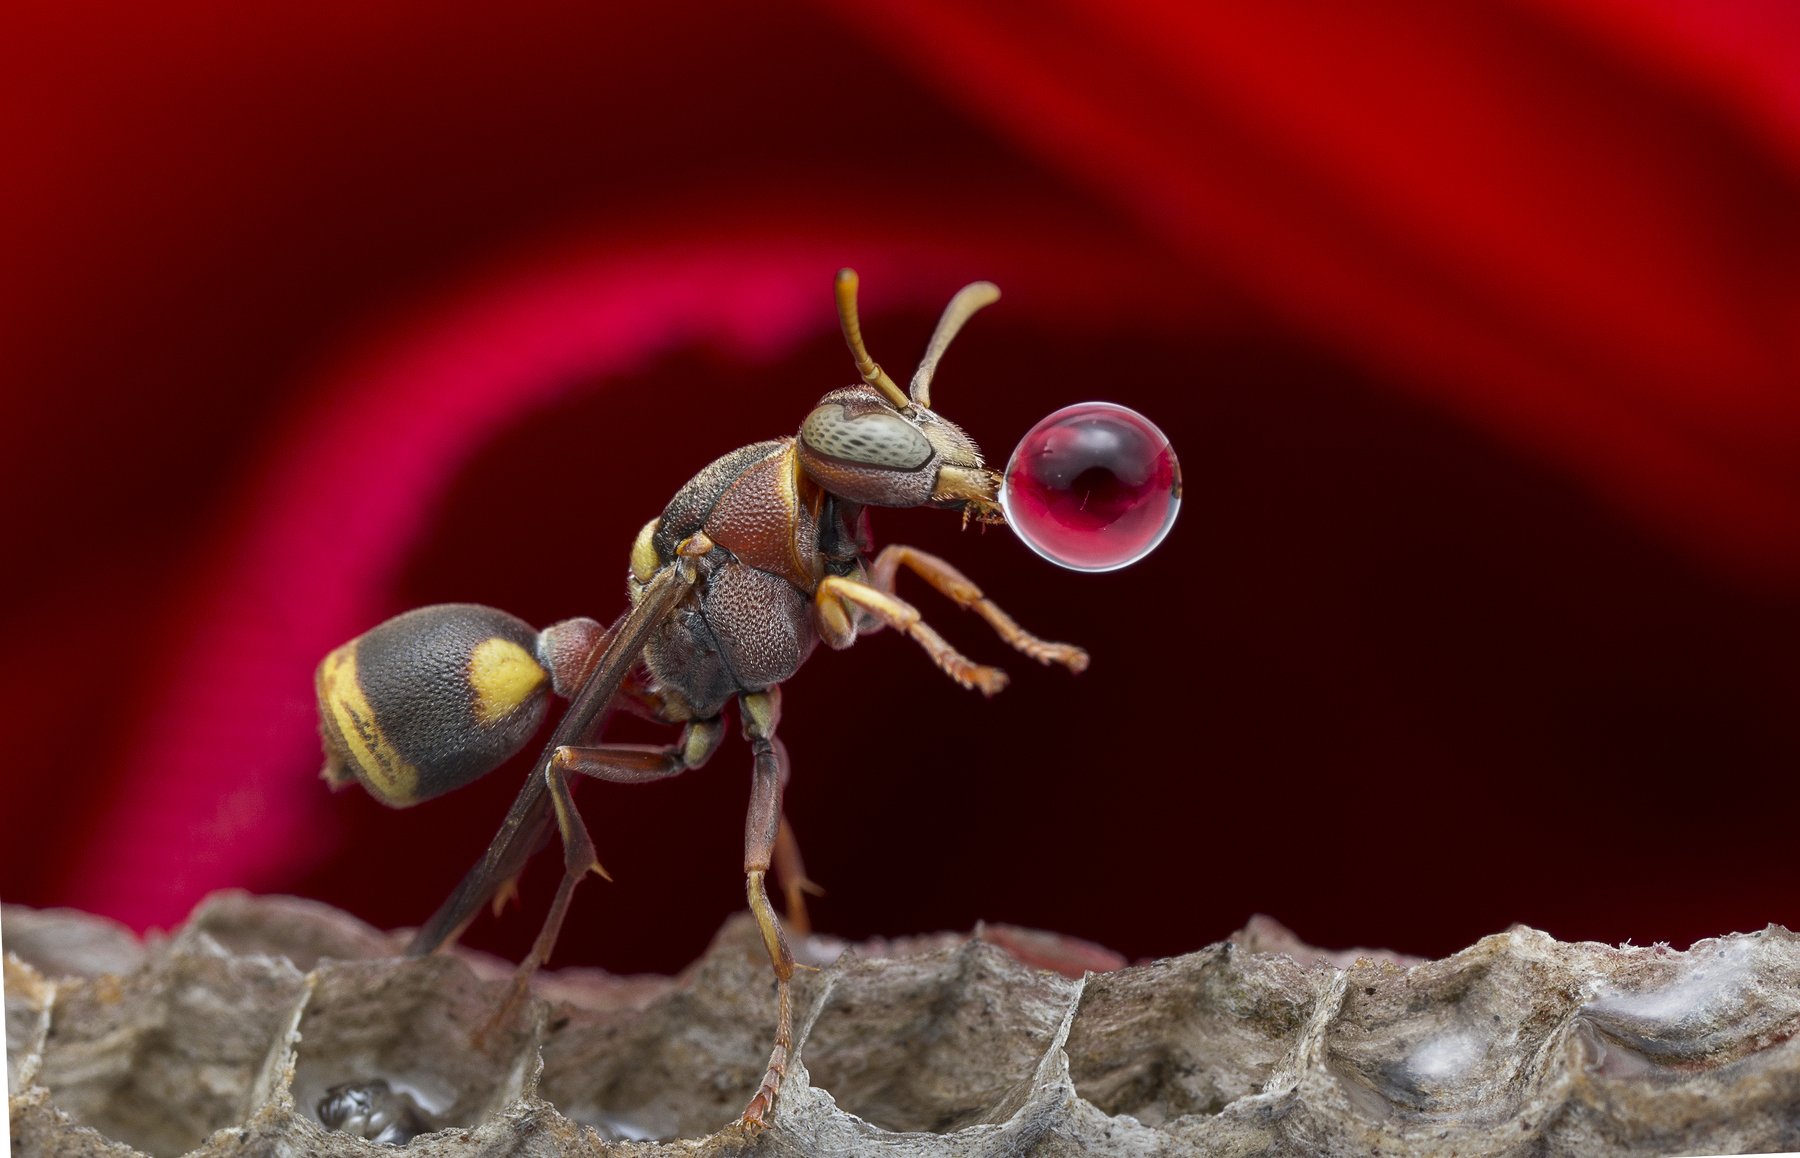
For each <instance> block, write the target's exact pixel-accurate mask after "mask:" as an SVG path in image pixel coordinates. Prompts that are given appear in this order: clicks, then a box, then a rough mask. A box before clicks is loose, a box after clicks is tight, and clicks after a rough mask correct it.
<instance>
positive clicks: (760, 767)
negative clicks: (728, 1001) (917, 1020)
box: [738, 688, 794, 1126]
mask: <svg viewBox="0 0 1800 1158" xmlns="http://www.w3.org/2000/svg"><path fill="white" fill-rule="evenodd" d="M738 713H739V715H740V716H741V717H742V718H743V722H744V736H745V738H746V739H748V740H749V741H750V750H751V752H752V753H753V754H754V756H755V760H756V763H755V767H754V770H753V771H752V773H751V779H750V811H749V813H748V815H746V816H745V818H744V891H745V892H746V893H747V894H748V896H749V900H750V912H751V913H752V914H753V915H754V916H755V917H756V927H757V928H758V929H759V930H760V931H761V932H762V939H763V947H764V948H765V949H767V950H768V952H769V964H770V965H771V966H773V967H774V969H775V1001H776V1012H775V1045H774V1048H773V1049H771V1050H770V1051H769V1066H768V1069H766V1070H764V1071H763V1077H762V1081H761V1082H760V1083H758V1085H757V1087H756V1093H755V1094H754V1095H753V1096H752V1097H751V1098H750V1104H749V1105H748V1106H745V1107H744V1114H743V1117H742V1118H741V1119H740V1120H741V1121H742V1122H744V1124H746V1125H749V1126H761V1125H763V1124H764V1123H765V1122H766V1121H767V1119H768V1115H769V1113H770V1112H771V1111H773V1109H774V1108H775V1098H776V1095H777V1094H778V1093H780V1091H781V1079H782V1077H783V1076H784V1075H785V1074H786V1073H787V1063H788V1054H789V1052H790V1051H791V1050H792V1049H793V1047H794V1013H793V1006H792V999H791V995H790V993H789V983H790V982H791V981H792V980H793V977H794V954H793V952H792V951H791V950H790V949H789V948H788V943H787V936H786V934H784V933H783V932H782V931H781V921H780V919H779V918H777V917H776V916H775V909H774V906H772V905H770V904H769V893H768V890H767V889H766V888H764V887H763V878H764V877H766V876H767V875H768V872H769V863H770V860H771V858H772V857H773V856H774V853H775V846H776V843H777V841H778V838H779V833H780V830H781V790H782V785H783V784H784V783H785V782H786V780H787V750H786V749H785V748H783V747H782V744H781V741H780V740H777V739H776V738H775V724H776V722H777V720H778V719H779V717H780V714H781V696H780V691H779V689H776V688H771V689H769V690H768V691H766V692H756V693H753V694H751V695H747V696H740V697H739V698H738Z"/></svg>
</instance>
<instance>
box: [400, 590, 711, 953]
mask: <svg viewBox="0 0 1800 1158" xmlns="http://www.w3.org/2000/svg"><path fill="white" fill-rule="evenodd" d="M696 574H697V573H696V571H695V569H694V567H693V565H692V563H691V562H690V561H689V560H686V559H680V560H677V561H676V562H674V563H672V564H670V565H669V566H667V567H664V568H663V569H662V570H660V571H658V572H657V573H656V574H655V575H654V576H653V577H652V578H651V580H650V582H649V583H648V584H646V585H645V587H644V590H643V592H642V594H641V595H640V596H639V597H638V601H637V603H636V605H635V606H633V607H632V609H631V610H630V611H628V612H626V613H625V615H624V616H623V617H622V618H621V619H620V620H619V621H618V622H617V623H616V624H614V625H613V627H612V630H611V631H609V632H608V633H607V642H606V646H605V647H604V648H603V649H602V650H601V652H600V655H599V657H598V658H597V659H594V660H592V661H590V663H589V665H588V671H587V674H586V675H585V676H584V677H583V679H582V681H581V687H580V689H579V690H578V691H576V693H575V695H574V696H573V697H572V698H571V700H570V703H569V710H568V711H566V712H564V713H563V717H562V719H561V720H560V721H559V722H558V723H557V725H556V730H555V731H554V732H552V733H551V735H550V741H549V743H547V744H545V745H544V750H543V753H542V754H541V755H540V756H539V757H538V761H537V764H536V765H534V766H533V769H532V773H531V775H530V776H527V777H526V778H525V783H524V785H523V786H522V787H521V788H520V789H519V794H518V796H516V797H514V798H513V803H512V808H510V809H509V810H507V813H506V819H505V820H504V821H502V822H501V823H500V831H499V832H497V833H495V834H494V839H493V840H492V841H491V842H489V844H488V847H487V851H486V852H485V853H483V854H482V855H481V859H480V860H479V861H477V862H475V865H474V867H473V868H471V869H470V870H469V871H468V873H467V874H466V875H465V876H464V877H463V879H462V883H461V884H458V885H457V886H456V889H455V890H454V891H453V892H451V894H450V895H449V896H448V897H446V898H444V903H443V904H441V905H439V906H438V910H437V912H435V913H433V914H432V915H431V919H430V920H429V921H426V922H425V924H424V925H422V926H421V927H420V928H419V931H418V932H417V933H415V934H414V935H413V939H412V943H411V944H409V945H408V946H407V947H406V952H407V955H408V956H411V957H423V956H425V955H426V954H427V953H431V952H433V951H434V950H436V949H438V948H439V947H440V946H442V945H444V944H446V943H448V942H450V941H454V940H456V938H457V937H458V936H460V935H461V934H462V931H463V928H464V926H466V925H467V924H468V923H469V921H470V920H472V919H473V918H474V916H475V914H476V913H477V912H478V911H480V909H481V907H482V906H483V905H485V904H487V902H488V901H489V899H490V898H492V897H493V895H494V893H495V892H496V891H498V890H499V888H500V886H501V885H503V884H505V883H506V882H507V881H508V880H511V879H512V878H513V877H515V876H517V875H518V873H519V870H520V869H522V868H524V867H525V862H526V861H528V860H530V859H531V857H532V856H533V854H535V853H536V852H537V851H538V850H539V849H541V848H542V847H543V846H544V842H545V841H546V840H547V839H548V837H549V835H550V827H551V823H552V820H553V817H552V813H551V807H550V797H549V793H548V787H547V785H546V783H545V770H546V769H547V768H548V767H549V765H550V757H551V755H552V754H554V753H555V751H556V750H557V749H558V748H560V747H562V746H563V745H565V744H580V743H583V742H584V741H586V740H587V739H588V738H589V736H590V735H591V734H592V730H593V728H594V726H595V725H596V724H597V723H599V721H600V718H601V717H602V716H603V715H604V714H605V712H606V709H607V706H608V705H609V704H611V703H612V699H613V697H614V696H615V695H617V694H618V692H619V686H620V685H621V684H623V683H624V682H625V677H626V676H627V675H629V674H630V673H631V669H632V668H633V667H635V666H637V662H638V659H639V657H640V656H642V655H643V652H644V645H645V644H646V643H647V642H648V641H649V639H650V633H651V632H652V631H654V630H655V629H656V626H657V625H658V624H660V623H661V622H662V621H663V620H665V619H667V618H668V617H669V616H670V615H671V614H672V613H673V612H674V610H675V607H676V605H677V604H678V603H680V602H681V600H682V597H683V596H685V595H686V594H687V593H688V591H689V590H690V589H691V588H692V587H693V585H694V580H695V578H696Z"/></svg>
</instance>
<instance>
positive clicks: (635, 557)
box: [631, 518, 662, 583]
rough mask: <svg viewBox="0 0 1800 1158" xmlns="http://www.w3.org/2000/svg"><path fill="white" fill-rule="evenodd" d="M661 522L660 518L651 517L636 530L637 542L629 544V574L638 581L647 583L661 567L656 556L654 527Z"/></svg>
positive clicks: (660, 562) (660, 561)
mask: <svg viewBox="0 0 1800 1158" xmlns="http://www.w3.org/2000/svg"><path fill="white" fill-rule="evenodd" d="M661 523H662V520H661V519H660V518H657V519H651V520H650V521H649V522H647V523H645V524H644V529H643V530H641V531H639V532H638V537H637V542H635V543H633V544H632V545H631V574H632V577H633V578H635V579H636V580H637V581H638V582H639V583H648V582H650V579H651V577H652V576H654V575H655V574H656V573H657V572H658V571H659V570H661V569H662V560H661V559H659V558H657V557H656V543H655V542H653V540H654V539H655V538H656V528H657V526H658V525H660V524H661Z"/></svg>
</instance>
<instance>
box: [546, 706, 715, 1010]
mask: <svg viewBox="0 0 1800 1158" xmlns="http://www.w3.org/2000/svg"><path fill="white" fill-rule="evenodd" d="M724 735H725V724H724V721H723V720H721V719H720V718H719V717H717V716H714V717H713V718H712V719H710V720H693V721H690V722H689V723H688V724H687V725H686V726H685V727H684V728H682V730H681V738H680V739H679V740H677V741H676V742H675V743H673V744H669V745H667V746H657V745H653V744H611V745H607V746H605V747H577V746H575V745H570V744H565V745H563V746H561V747H559V748H557V749H556V751H555V752H553V753H551V756H550V765H549V767H548V768H547V769H545V772H544V776H545V780H546V782H547V786H548V788H549V790H550V803H551V805H552V807H554V808H555V810H556V826H557V829H558V830H559V831H560V832H561V834H562V843H563V879H562V883H561V884H560V885H559V886H558V887H557V890H556V898H555V900H553V901H552V902H551V904H550V913H549V915H548V916H547V917H545V918H544V926H543V928H542V929H540V930H539V931H538V936H537V941H536V942H535V943H534V944H533V945H532V947H531V954H530V956H528V957H526V958H525V960H523V961H521V962H519V968H518V972H517V973H515V974H514V982H513V984H514V988H516V989H521V990H522V989H523V988H524V985H525V983H526V982H527V981H528V980H529V979H530V977H531V974H532V973H533V972H535V971H536V970H537V968H538V967H539V966H541V965H543V964H544V963H545V962H546V961H548V960H549V959H550V951H551V950H552V949H553V948H555V946H556V938H557V937H558V936H559V935H560V934H561V932H562V923H563V918H564V917H565V916H567V914H568V908H569V898H570V897H571V896H573V895H574V892H575V886H576V885H577V884H578V883H580V881H581V879H582V878H583V877H585V876H587V874H588V873H589V872H596V873H599V874H600V875H601V876H603V877H607V879H608V880H611V879H612V878H611V877H609V876H607V872H606V870H605V869H603V868H601V867H600V861H599V860H598V859H597V858H596V857H595V855H594V841H593V837H591V836H590V835H588V830H587V825H586V824H585V823H583V821H582V819H581V814H580V813H579V812H577V811H576V810H575V797H574V794H573V793H571V792H570V791H569V776H570V774H572V773H573V774H579V775H582V776H592V777H594V778H595V779H598V780H610V781H612V782H614V783H616V784H647V783H649V782H650V781H652V780H666V779H668V778H669V777H670V776H679V775H680V774H681V773H683V772H686V771H687V770H688V769H690V768H698V767H700V765H702V764H704V763H706V761H707V760H708V759H710V758H711V757H712V754H713V752H714V751H715V750H717V748H718V746H719V741H720V740H721V739H723V738H724Z"/></svg>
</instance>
